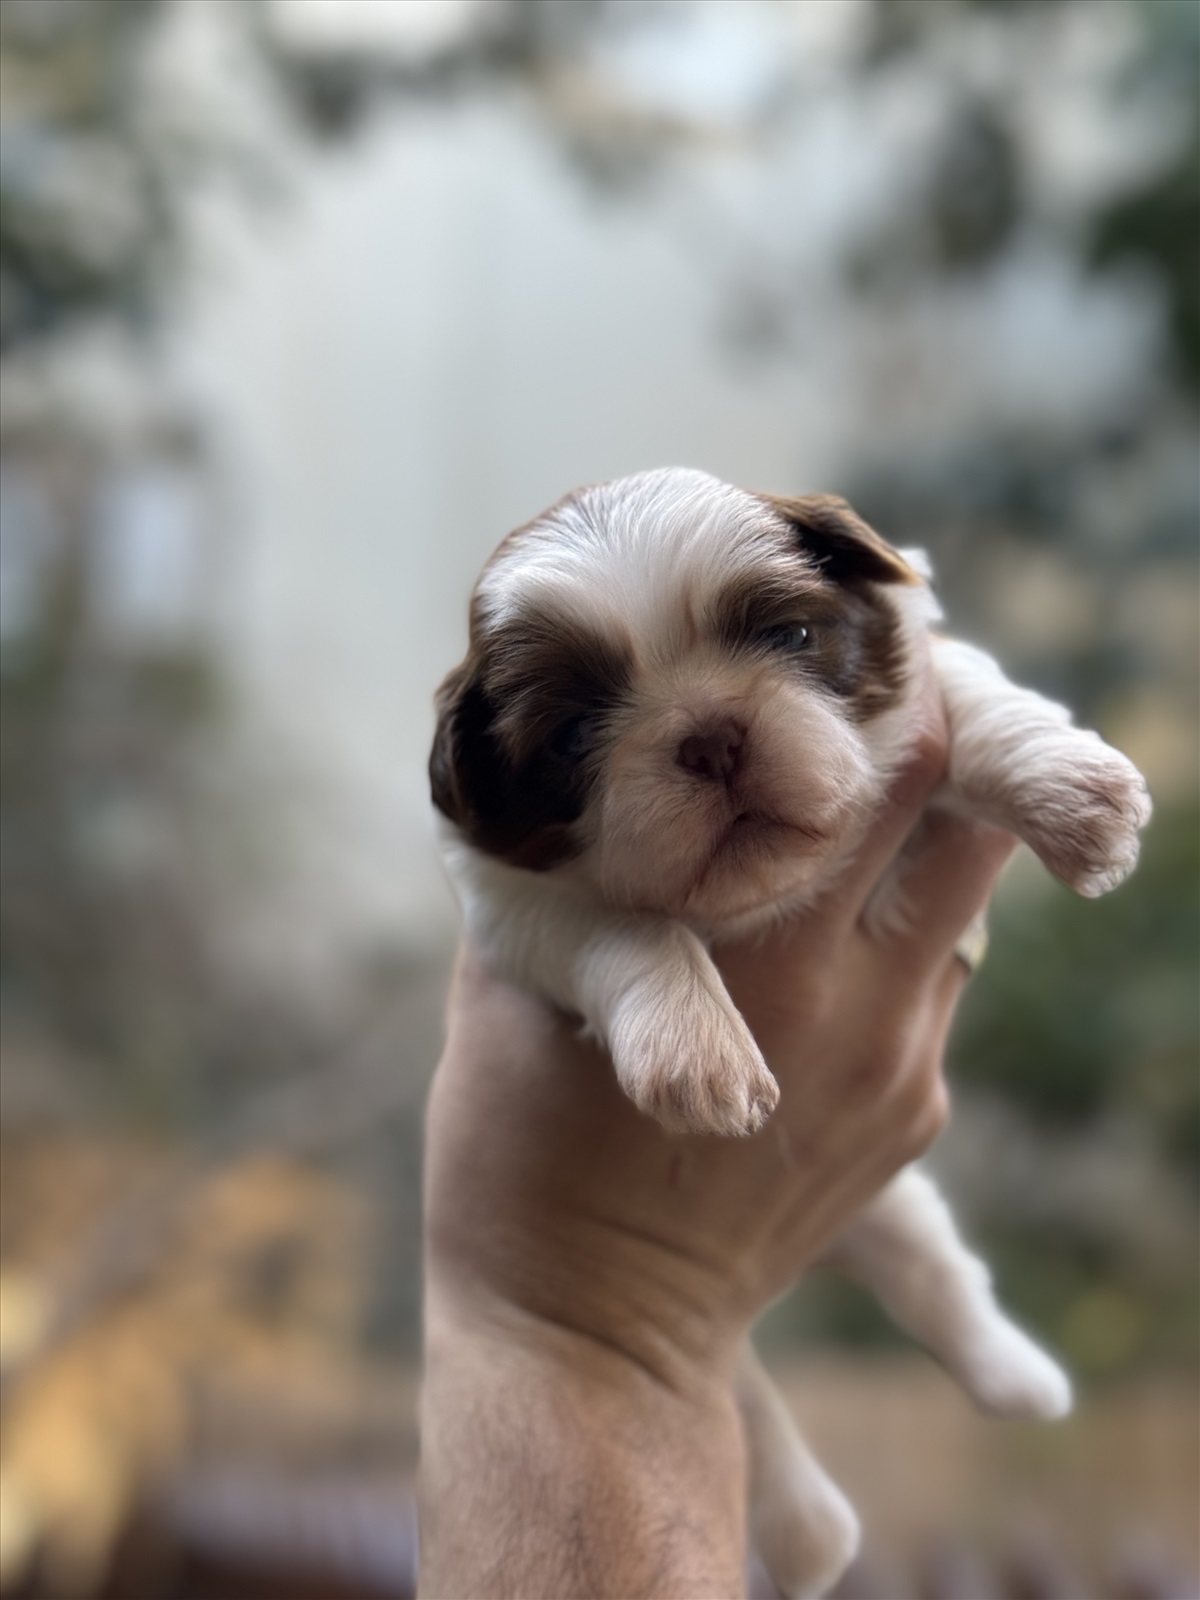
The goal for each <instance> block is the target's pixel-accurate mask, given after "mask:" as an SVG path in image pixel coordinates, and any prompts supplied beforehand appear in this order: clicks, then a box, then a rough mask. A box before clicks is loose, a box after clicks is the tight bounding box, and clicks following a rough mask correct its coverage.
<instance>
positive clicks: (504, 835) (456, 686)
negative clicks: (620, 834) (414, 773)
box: [429, 656, 583, 872]
mask: <svg viewBox="0 0 1200 1600" xmlns="http://www.w3.org/2000/svg"><path fill="white" fill-rule="evenodd" d="M435 703H436V706H437V713H438V719H437V731H436V732H435V734H434V736H433V749H432V751H431V752H430V755H429V784H430V789H431V790H432V793H433V803H434V805H435V806H436V807H437V808H438V810H439V811H440V812H441V813H442V815H443V816H445V817H448V818H449V819H450V821H451V822H453V823H454V825H455V826H456V827H457V828H458V829H459V830H460V831H461V832H462V834H463V836H464V837H465V838H466V839H467V840H469V841H470V843H471V844H473V845H474V846H475V847H476V848H477V849H479V850H484V851H486V852H487V853H488V854H489V855H494V856H498V857H499V858H500V859H501V860H503V861H508V862H511V863H512V865H514V866H519V867H527V868H528V869H529V870H530V871H532V872H545V871H547V870H548V869H549V868H550V867H553V866H557V865H558V863H559V862H560V861H565V860H567V859H569V858H570V857H571V856H573V855H576V854H577V853H578V852H579V850H580V849H581V848H582V846H581V844H580V841H579V840H578V839H577V838H576V836H575V831H574V829H573V828H572V826H571V824H572V823H574V822H575V821H576V820H577V818H578V817H579V814H580V812H581V811H582V810H583V782H582V779H581V777H580V776H579V774H578V773H577V772H574V771H570V772H563V771H561V770H558V768H557V767H556V766H555V765H554V764H553V763H552V762H551V761H549V760H548V759H547V757H546V756H545V754H544V753H543V752H542V751H540V750H538V751H535V752H534V753H533V754H532V755H531V756H529V757H528V758H527V759H526V760H524V761H523V762H521V763H520V764H515V763H514V761H513V758H512V755H511V753H510V752H509V751H508V750H506V749H505V746H504V743H503V741H502V740H501V739H500V737H499V736H498V734H497V730H496V714H497V712H496V706H495V704H494V703H493V702H492V700H491V699H490V698H489V696H488V694H487V692H486V690H485V689H484V687H483V683H482V682H481V677H480V674H479V672H478V670H477V668H476V665H475V664H474V663H473V662H472V658H471V657H470V656H468V657H467V659H466V661H465V662H464V663H463V664H462V666H459V667H456V668H455V669H454V671H453V672H451V673H450V675H449V676H448V677H447V678H446V680H445V681H444V682H443V684H442V686H441V688H440V689H439V690H438V692H437V697H436V702H435Z"/></svg>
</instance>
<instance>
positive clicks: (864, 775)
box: [430, 469, 920, 922]
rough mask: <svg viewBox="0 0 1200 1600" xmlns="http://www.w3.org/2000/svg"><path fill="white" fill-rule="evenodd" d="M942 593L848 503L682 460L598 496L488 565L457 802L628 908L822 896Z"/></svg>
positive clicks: (458, 702)
mask: <svg viewBox="0 0 1200 1600" xmlns="http://www.w3.org/2000/svg"><path fill="white" fill-rule="evenodd" d="M919 582H920V580H919V578H918V577H917V574H916V573H915V572H914V571H913V570H912V569H911V568H910V567H909V566H908V565H907V564H906V562H905V561H904V560H903V558H902V557H901V556H900V555H899V554H898V553H897V552H896V551H895V550H893V549H892V548H891V547H890V546H889V545H887V544H886V543H885V542H884V541H883V540H882V539H881V538H880V537H879V536H878V534H876V533H874V532H873V531H872V530H871V529H870V528H868V527H867V525H866V524H865V523H864V522H862V521H861V520H860V519H859V518H858V517H857V516H856V515H855V514H854V512H853V511H852V510H851V509H850V507H849V506H848V505H846V504H845V502H844V501H841V500H837V499H835V498H832V497H828V496H810V497H807V498H804V499H798V500H785V499H780V498H777V497H774V496H767V495H758V494H751V493H748V492H746V491H744V490H740V489H735V488H732V487H731V486H730V485H728V484H724V483H720V482H718V481H717V480H716V479H714V478H710V477H709V476H707V474H705V473H701V472H692V471H683V470H678V469H671V470H666V471H661V472H649V473H642V474H639V475H638V476H636V477H632V478H623V479H619V480H617V481H616V482H613V483H607V484H601V485H598V486H595V487H592V488H587V489H581V490H578V491H576V492H574V493H573V494H571V495H568V496H567V498H566V499H565V500H562V501H560V502H559V503H558V504H557V505H556V506H553V507H551V509H550V510H549V511H546V512H544V513H543V514H542V515H541V516H540V517H538V518H537V519H536V520H535V521H533V522H531V523H529V524H528V525H527V526H526V527H524V528H521V529H519V530H518V531H517V532H516V533H514V534H510V535H509V537H508V538H507V539H506V540H505V541H504V543H503V544H502V545H501V546H500V548H499V549H498V550H497V551H496V553H495V555H494V556H493V557H492V559H491V561H490V562H489V563H488V565H487V567H486V568H485V570H484V573H483V576H482V577H481V579H480V581H479V584H478V586H477V588H476V591H475V594H474V596H473V599H472V604H471V642H470V649H469V651H468V653H467V657H466V659H465V660H464V661H463V663H462V665H461V666H459V667H457V668H456V669H455V670H454V671H453V672H452V673H451V674H450V676H449V677H448V678H447V679H446V681H445V682H444V683H443V685H442V687H441V689H440V690H439V693H438V712H439V718H438V728H437V734H436V737H435V740H434V747H433V755H432V759H431V762H430V776H431V779H432V785H433V798H434V802H435V804H436V805H437V807H438V808H439V810H440V811H442V812H443V813H444V815H445V816H447V817H448V818H449V819H450V820H451V822H453V823H454V824H455V825H456V826H457V828H458V829H459V830H460V832H461V834H462V835H463V836H464V837H465V839H466V840H467V841H468V842H469V843H470V844H472V845H473V846H475V848H477V849H479V850H481V851H484V852H486V853H487V854H490V855H492V856H495V857H498V858H499V859H501V860H503V861H506V862H508V863H510V864H512V865H514V866H517V867H522V868H526V869H528V870H530V871H534V872H551V871H554V872H561V873H566V874H570V875H572V876H575V877H578V878H582V879H584V880H586V881H589V882H590V883H592V884H593V885H594V886H595V887H596V888H598V889H599V891H600V892H601V893H602V895H603V896H604V898H605V899H606V900H607V901H609V902H610V903H612V904H614V905H621V906H630V907H635V908H641V909H655V910H662V911H668V912H670V913H672V914H675V915H684V916H691V917H695V918H697V919H700V920H703V921H712V922H719V921H721V920H724V919H726V918H729V917H733V916H738V915H741V914H743V913H745V912H749V911H752V910H754V909H756V908H758V907H760V906H763V905H766V904H769V903H771V902H773V901H775V900H778V899H780V898H782V897H784V896H785V895H792V894H796V893H803V892H804V891H805V890H806V889H810V888H812V887H814V886H817V885H819V884H820V882H821V880H822V876H823V874H826V873H827V872H828V870H829V868H830V864H831V863H832V862H834V861H835V860H838V859H840V858H841V857H842V856H843V855H844V853H845V850H846V848H847V846H848V845H849V844H852V843H853V842H854V839H855V838H856V837H857V835H858V833H859V832H860V831H861V828H862V826H863V824H864V820H865V818H866V817H867V815H868V814H869V812H870V809H871V807H872V806H873V805H874V804H875V803H876V802H877V801H878V799H879V797H880V794H881V792H882V782H883V777H884V775H885V768H886V763H887V759H888V753H889V751H890V752H891V753H893V754H894V751H895V746H896V731H895V730H896V720H897V719H896V716H895V715H894V713H895V712H896V711H897V709H898V708H899V707H900V706H901V704H902V702H903V699H904V696H905V691H906V688H907V686H908V680H909V675H910V660H909V656H910V644H909V639H910V630H909V629H908V628H907V627H906V625H905V608H904V606H903V605H902V604H898V603H897V600H898V597H899V596H900V595H901V594H902V593H904V592H905V591H906V589H907V586H915V585H918V584H919ZM889 713H892V715H889Z"/></svg>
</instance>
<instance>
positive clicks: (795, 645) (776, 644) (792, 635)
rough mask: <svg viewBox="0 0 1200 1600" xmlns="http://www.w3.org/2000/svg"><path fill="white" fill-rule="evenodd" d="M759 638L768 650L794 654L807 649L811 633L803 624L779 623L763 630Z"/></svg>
mask: <svg viewBox="0 0 1200 1600" xmlns="http://www.w3.org/2000/svg"><path fill="white" fill-rule="evenodd" d="M759 638H760V639H761V641H762V643H763V644H765V645H766V646H767V648H768V649H770V650H787V651H791V652H795V651H798V650H807V649H808V646H809V644H810V643H811V642H812V632H811V629H810V628H809V627H808V625H807V623H804V622H780V623H777V624H776V626H775V627H773V628H764V629H763V631H762V633H761V634H759Z"/></svg>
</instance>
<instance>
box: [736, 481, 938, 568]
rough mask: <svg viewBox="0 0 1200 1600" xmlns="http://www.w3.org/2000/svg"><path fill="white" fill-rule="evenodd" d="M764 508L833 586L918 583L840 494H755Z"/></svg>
mask: <svg viewBox="0 0 1200 1600" xmlns="http://www.w3.org/2000/svg"><path fill="white" fill-rule="evenodd" d="M758 498H759V499H760V500H762V501H763V502H764V503H765V504H766V505H768V506H770V507H771V509H772V510H773V511H775V512H777V513H778V514H779V515H780V516H781V517H782V518H783V519H784V521H785V522H787V523H788V524H789V526H790V527H791V528H792V529H794V531H795V533H796V535H797V537H798V538H799V541H800V544H801V547H802V548H803V549H804V550H805V551H807V552H808V554H809V555H811V556H812V558H813V560H814V561H816V562H817V563H818V565H819V566H820V567H821V570H822V572H823V573H824V574H825V576H826V577H829V578H832V579H833V581H834V582H835V583H850V582H853V581H854V580H855V579H866V580H867V581H868V582H871V583H920V581H921V579H920V577H919V576H918V574H917V573H916V572H914V571H913V569H912V568H911V567H910V566H909V564H908V562H907V561H905V559H904V557H903V556H902V555H901V554H900V552H899V551H898V550H895V549H893V548H892V546H891V545H890V544H888V542H887V540H886V539H884V538H882V537H881V536H880V535H879V534H877V533H876V532H875V529H874V528H872V527H871V526H870V525H869V524H868V523H866V522H864V521H863V519H862V518H861V517H860V516H859V515H858V513H857V512H856V511H855V510H854V509H853V507H852V506H850V505H848V504H847V502H846V501H845V500H843V499H842V498H841V496H840V495H836V494H807V495H800V496H799V497H797V498H794V499H789V498H788V497H787V496H786V495H775V494H760V495H759V496H758Z"/></svg>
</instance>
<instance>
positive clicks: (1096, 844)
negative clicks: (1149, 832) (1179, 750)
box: [1025, 737, 1152, 899]
mask: <svg viewBox="0 0 1200 1600" xmlns="http://www.w3.org/2000/svg"><path fill="white" fill-rule="evenodd" d="M1151 810H1152V806H1151V802H1150V794H1149V791H1148V790H1147V788H1146V780H1145V779H1144V778H1143V777H1142V775H1141V773H1140V772H1139V771H1138V770H1137V768H1136V767H1135V766H1134V765H1133V763H1132V762H1131V761H1129V760H1127V759H1126V757H1125V756H1123V755H1121V754H1120V752H1119V751H1117V750H1113V749H1110V748H1109V746H1108V745H1106V744H1103V743H1102V742H1101V741H1100V740H1099V739H1095V738H1086V739H1085V738H1083V737H1081V738H1080V739H1079V740H1078V741H1077V742H1075V743H1074V744H1073V747H1072V760H1071V762H1070V764H1069V765H1068V766H1066V767H1065V768H1064V771H1063V774H1062V781H1061V785H1059V786H1057V788H1056V792H1054V793H1053V794H1052V795H1050V796H1049V798H1044V799H1043V801H1042V803H1040V804H1039V805H1038V806H1037V807H1036V808H1035V809H1034V810H1033V812H1032V814H1031V815H1030V816H1029V817H1028V819H1027V826H1026V829H1025V836H1026V838H1027V839H1028V840H1029V842H1030V844H1031V845H1032V846H1033V848H1034V849H1035V850H1036V851H1037V853H1038V855H1039V856H1040V857H1041V858H1042V860H1043V861H1044V862H1045V863H1046V865H1047V866H1048V867H1049V869H1050V871H1051V872H1053V873H1054V875H1055V877H1057V878H1061V879H1062V881H1063V882H1064V883H1065V884H1067V886H1068V887H1069V888H1071V889H1074V890H1075V892H1076V893H1077V894H1081V895H1084V896H1086V897H1087V898H1088V899H1095V898H1096V897H1097V896H1098V895H1102V894H1107V893H1108V892H1109V890H1110V889H1115V888H1116V887H1117V886H1118V885H1119V884H1121V883H1123V882H1124V880H1125V879H1126V878H1127V877H1128V876H1129V874H1130V873H1131V872H1132V871H1133V869H1134V867H1135V866H1136V865H1137V859H1138V849H1139V839H1138V834H1139V833H1140V832H1141V830H1142V829H1143V828H1144V827H1145V826H1146V824H1147V822H1149V820H1150V813H1151Z"/></svg>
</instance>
